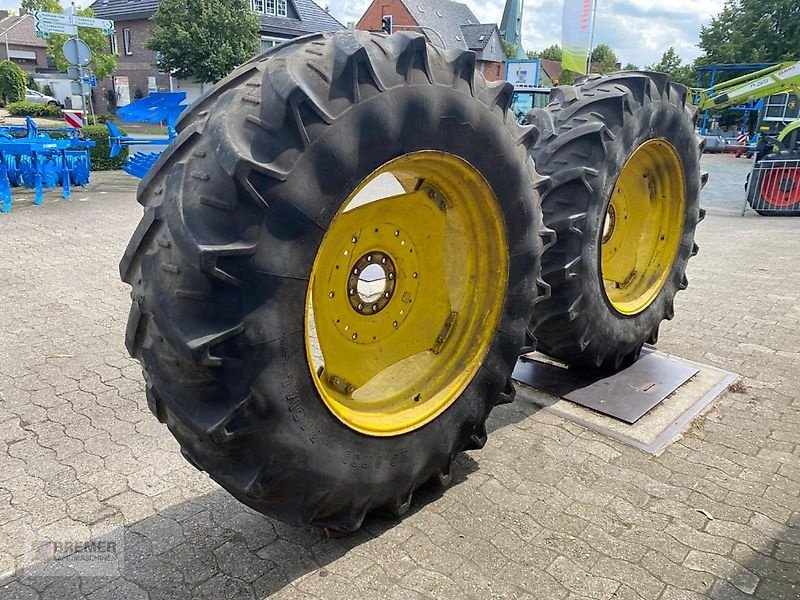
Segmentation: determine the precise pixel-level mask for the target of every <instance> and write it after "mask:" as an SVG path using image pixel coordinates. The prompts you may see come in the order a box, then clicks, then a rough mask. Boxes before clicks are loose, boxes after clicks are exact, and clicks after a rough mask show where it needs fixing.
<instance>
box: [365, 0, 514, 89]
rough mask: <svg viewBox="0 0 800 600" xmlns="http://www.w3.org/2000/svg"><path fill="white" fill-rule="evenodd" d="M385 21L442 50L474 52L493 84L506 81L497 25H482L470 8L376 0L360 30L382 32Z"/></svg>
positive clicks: (447, 0)
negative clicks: (452, 49)
mask: <svg viewBox="0 0 800 600" xmlns="http://www.w3.org/2000/svg"><path fill="white" fill-rule="evenodd" d="M385 17H388V18H389V20H390V23H391V29H392V32H395V31H417V32H420V33H423V34H424V35H425V36H426V37H427V38H428V40H429V41H430V42H431V43H432V44H435V45H437V46H439V47H443V48H447V49H450V48H462V49H464V50H472V51H474V52H475V58H476V62H475V68H476V70H478V71H480V72H481V73H483V75H484V77H486V79H488V80H490V81H496V80H501V79H503V78H504V73H503V62H504V61H505V60H506V55H505V52H504V51H503V43H502V40H501V38H500V31H499V30H498V28H497V25H495V24H494V23H480V22H479V21H478V18H477V17H476V16H475V15H474V14H473V13H472V11H471V10H470V9H469V7H468V6H467V5H466V4H462V3H460V2H452V1H451V0H373V1H372V3H371V4H370V5H369V6H368V7H367V10H366V11H365V12H364V14H363V16H362V17H361V19H359V21H358V23H357V24H356V28H357V29H363V30H367V31H381V30H382V28H383V19H384V18H385Z"/></svg>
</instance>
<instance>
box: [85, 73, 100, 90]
mask: <svg viewBox="0 0 800 600" xmlns="http://www.w3.org/2000/svg"><path fill="white" fill-rule="evenodd" d="M83 82H84V83H85V84H87V85H90V86H92V87H97V77H95V76H94V75H89V76H88V77H84V78H83Z"/></svg>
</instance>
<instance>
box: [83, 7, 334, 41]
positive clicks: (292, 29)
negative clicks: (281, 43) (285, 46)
mask: <svg viewBox="0 0 800 600" xmlns="http://www.w3.org/2000/svg"><path fill="white" fill-rule="evenodd" d="M289 2H291V3H292V4H293V6H294V9H295V12H296V14H297V15H298V16H299V17H300V18H299V19H293V18H286V17H272V16H269V15H261V33H262V34H277V35H282V36H287V37H291V36H296V35H302V34H305V33H318V32H328V31H338V30H340V29H344V25H342V24H341V23H339V21H337V20H336V19H335V18H334V17H333V16H331V15H330V14H329V13H328V12H327V11H325V10H324V9H323V8H322V7H320V6H319V4H317V3H316V2H314V0H289ZM160 4H161V0H95V2H94V3H93V4H92V10H94V12H95V14H96V15H97V17H99V18H101V19H111V20H113V21H131V20H134V19H148V18H150V17H151V16H152V15H153V14H154V13H155V12H156V10H158V7H159V5H160Z"/></svg>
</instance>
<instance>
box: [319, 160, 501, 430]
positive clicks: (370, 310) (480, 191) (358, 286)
mask: <svg viewBox="0 0 800 600" xmlns="http://www.w3.org/2000/svg"><path fill="white" fill-rule="evenodd" d="M507 283H508V244H507V241H506V237H505V226H504V222H503V215H502V213H501V211H500V206H499V204H498V202H497V199H496V198H495V196H494V193H493V192H492V189H491V187H490V186H489V184H488V183H487V182H486V180H485V179H484V178H483V177H482V176H481V174H480V173H479V172H478V171H477V170H476V169H475V168H474V167H473V166H472V165H470V164H469V163H467V162H466V161H464V160H463V159H461V158H458V157H456V156H453V155H451V154H447V153H443V152H435V151H420V152H414V153H410V154H406V155H404V156H401V157H399V158H397V159H395V160H392V161H390V162H389V163H387V164H385V165H383V166H382V167H381V168H379V169H378V170H376V171H375V172H373V173H372V174H371V175H370V176H369V177H367V178H366V179H365V180H364V181H362V182H361V183H360V184H359V185H358V187H357V188H356V189H355V190H354V191H353V193H352V194H351V195H350V196H349V197H348V199H347V200H346V201H345V202H344V204H343V205H342V208H341V209H340V210H339V212H338V213H337V214H336V216H335V217H334V218H333V220H332V222H331V224H330V227H329V229H328V231H327V232H326V234H325V236H324V238H323V240H322V243H321V244H320V247H319V250H318V252H317V256H316V258H315V260H314V265H313V268H312V271H311V277H310V279H309V285H308V292H307V295H306V307H305V309H306V320H305V342H306V354H307V359H308V364H309V367H310V369H311V374H312V377H313V380H314V384H315V386H316V388H317V391H318V392H319V394H320V396H321V397H322V400H323V402H324V403H325V404H326V406H327V407H328V408H329V409H330V411H331V412H332V413H333V414H334V415H336V417H338V418H339V420H341V421H342V423H344V424H345V425H347V426H348V427H350V428H352V429H354V430H356V431H359V432H361V433H364V434H367V435H372V436H393V435H399V434H403V433H407V432H409V431H413V430H415V429H417V428H419V427H422V426H423V425H425V424H426V423H429V422H430V421H432V420H433V419H435V418H436V417H437V416H438V415H440V414H441V413H442V412H443V411H444V410H445V409H447V407H449V406H450V405H451V404H452V403H453V402H454V401H455V400H456V399H457V398H458V397H459V395H460V394H461V393H462V392H463V391H464V389H465V388H466V387H467V385H468V384H469V382H470V381H471V380H472V378H473V377H474V376H475V374H476V373H477V371H478V368H479V367H480V365H481V363H482V362H483V359H484V358H485V356H486V354H487V352H488V351H489V347H490V344H491V342H492V338H493V335H494V332H495V330H496V328H497V326H498V323H499V320H500V316H501V313H502V308H503V303H504V302H505V295H506V294H505V291H506V285H507Z"/></svg>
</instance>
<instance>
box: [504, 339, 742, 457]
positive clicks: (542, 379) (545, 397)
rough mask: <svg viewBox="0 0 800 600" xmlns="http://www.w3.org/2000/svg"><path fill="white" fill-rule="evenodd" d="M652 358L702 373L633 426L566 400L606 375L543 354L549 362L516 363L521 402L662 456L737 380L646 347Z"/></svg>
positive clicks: (515, 373)
mask: <svg viewBox="0 0 800 600" xmlns="http://www.w3.org/2000/svg"><path fill="white" fill-rule="evenodd" d="M651 354H652V355H655V356H657V357H659V358H664V359H668V360H672V361H674V362H676V363H678V364H682V365H685V366H687V367H690V368H693V369H698V370H699V371H698V372H697V373H696V374H695V375H694V376H693V377H690V378H689V379H688V380H687V381H686V382H685V383H683V384H682V385H680V386H679V387H678V388H677V389H676V390H675V391H674V392H672V393H671V394H670V395H668V396H667V398H666V399H665V400H663V401H662V402H659V403H658V404H656V405H655V407H654V408H653V409H651V410H650V411H649V412H647V413H646V414H645V415H644V416H643V417H642V418H640V419H639V420H638V421H637V422H636V423H634V424H632V425H631V424H629V423H626V422H624V421H621V420H619V419H616V418H612V417H608V416H606V415H604V414H603V413H600V412H597V411H595V410H592V409H589V408H586V407H585V406H582V405H580V404H577V403H575V402H571V401H569V400H564V399H563V398H562V396H563V395H566V394H569V393H570V392H572V391H574V390H578V389H580V388H585V387H587V386H590V385H592V384H593V383H595V382H596V381H598V380H599V379H601V378H602V376H598V375H592V374H591V372H588V371H575V370H567V369H566V368H565V367H564V366H561V367H559V366H557V363H555V362H554V361H552V360H550V359H549V358H547V357H544V355H538V354H536V355H533V356H539V357H540V359H541V360H544V361H545V363H542V362H540V361H539V360H536V361H531V360H526V359H524V358H521V359H520V360H519V362H518V363H517V367H516V369H515V370H514V375H513V376H514V379H516V380H517V381H516V382H515V383H516V388H517V402H518V403H523V404H524V403H528V404H530V405H531V406H534V407H538V409H539V410H543V411H544V412H547V413H550V414H552V415H555V416H558V417H560V418H562V419H565V420H567V421H571V422H572V423H576V424H578V425H580V426H582V427H585V428H587V429H591V430H592V431H596V432H598V433H600V434H602V435H605V436H607V437H609V438H611V439H614V440H617V441H620V442H622V443H624V444H628V445H630V446H633V447H634V448H639V449H640V450H643V451H645V452H649V453H651V454H658V453H659V452H660V451H661V450H662V449H663V448H664V447H665V446H666V445H667V444H669V443H670V442H671V441H673V440H674V439H675V438H676V437H678V436H679V435H680V434H681V432H682V431H683V430H684V429H685V428H686V427H687V426H688V425H689V424H690V423H691V422H692V420H693V419H695V418H696V417H697V416H698V415H700V414H701V413H702V412H703V411H704V410H705V409H706V408H707V407H708V406H709V405H710V404H711V402H713V400H714V399H715V398H717V397H718V396H719V395H720V394H721V393H723V392H724V391H725V390H726V389H727V388H728V386H729V385H730V384H731V383H732V382H734V381H735V380H736V379H737V378H738V376H737V375H736V374H735V373H731V372H730V371H725V370H723V369H719V368H717V367H712V366H710V365H706V364H702V363H697V362H694V361H691V360H687V359H684V358H681V357H677V356H672V355H669V354H665V353H663V352H659V351H657V350H655V349H653V348H647V347H646V348H645V350H644V351H643V357H644V356H647V355H651ZM547 363H551V364H547ZM528 382H531V383H528Z"/></svg>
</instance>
